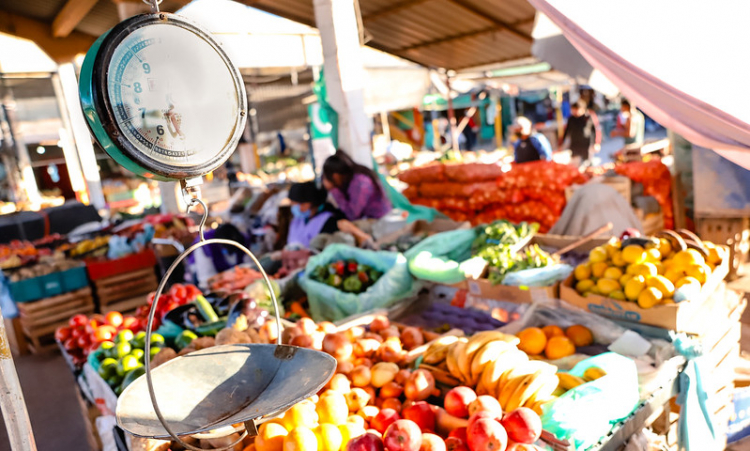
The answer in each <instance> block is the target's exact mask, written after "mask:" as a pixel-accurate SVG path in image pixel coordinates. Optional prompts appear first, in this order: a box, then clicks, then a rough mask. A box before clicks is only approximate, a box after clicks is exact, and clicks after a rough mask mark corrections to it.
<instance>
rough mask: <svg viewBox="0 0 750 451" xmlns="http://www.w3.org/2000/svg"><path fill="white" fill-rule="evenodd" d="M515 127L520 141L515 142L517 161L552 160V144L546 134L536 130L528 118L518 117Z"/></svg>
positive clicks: (514, 148)
mask: <svg viewBox="0 0 750 451" xmlns="http://www.w3.org/2000/svg"><path fill="white" fill-rule="evenodd" d="M513 128H514V132H515V133H516V134H518V136H519V139H518V141H516V142H515V144H513V150H514V152H515V161H516V163H528V162H529V161H539V160H546V161H550V160H552V146H550V143H549V141H548V140H547V138H546V137H545V136H544V135H542V134H541V133H537V132H535V131H534V129H533V127H532V125H531V121H530V120H529V119H528V118H525V117H523V116H519V117H517V118H516V121H515V124H514V126H513Z"/></svg>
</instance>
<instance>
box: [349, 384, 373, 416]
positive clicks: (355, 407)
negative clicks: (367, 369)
mask: <svg viewBox="0 0 750 451" xmlns="http://www.w3.org/2000/svg"><path fill="white" fill-rule="evenodd" d="M368 402H370V395H369V394H368V393H367V392H366V391H364V390H363V389H361V388H353V389H352V390H351V391H350V392H349V393H347V394H346V405H347V406H348V407H349V411H350V412H357V411H359V410H362V409H363V408H364V407H365V406H366V405H367V403H368Z"/></svg>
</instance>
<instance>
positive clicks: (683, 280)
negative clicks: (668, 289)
mask: <svg viewBox="0 0 750 451" xmlns="http://www.w3.org/2000/svg"><path fill="white" fill-rule="evenodd" d="M689 284H696V285H700V284H701V283H700V282H698V279H696V278H695V277H690V276H685V277H683V278H681V279H680V280H678V281H677V282H675V284H674V287H675V289H677V288H680V287H681V286H683V285H689Z"/></svg>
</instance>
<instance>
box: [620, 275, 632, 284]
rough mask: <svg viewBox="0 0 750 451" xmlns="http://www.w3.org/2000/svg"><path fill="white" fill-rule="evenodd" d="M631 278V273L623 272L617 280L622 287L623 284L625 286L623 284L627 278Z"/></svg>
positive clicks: (626, 281)
mask: <svg viewBox="0 0 750 451" xmlns="http://www.w3.org/2000/svg"><path fill="white" fill-rule="evenodd" d="M632 278H633V275H632V274H623V275H622V276H620V280H619V282H620V286H623V287H624V286H625V284H627V283H628V280H630V279H632Z"/></svg>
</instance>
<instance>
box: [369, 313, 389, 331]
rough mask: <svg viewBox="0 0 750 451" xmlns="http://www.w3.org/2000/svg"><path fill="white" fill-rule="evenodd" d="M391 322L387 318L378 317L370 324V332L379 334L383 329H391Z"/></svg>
mask: <svg viewBox="0 0 750 451" xmlns="http://www.w3.org/2000/svg"><path fill="white" fill-rule="evenodd" d="M390 325H391V322H390V321H389V320H388V317H387V316H383V315H378V316H376V317H375V318H373V320H372V322H371V323H370V332H374V333H378V332H380V331H381V330H383V329H387V328H388V327H390Z"/></svg>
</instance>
